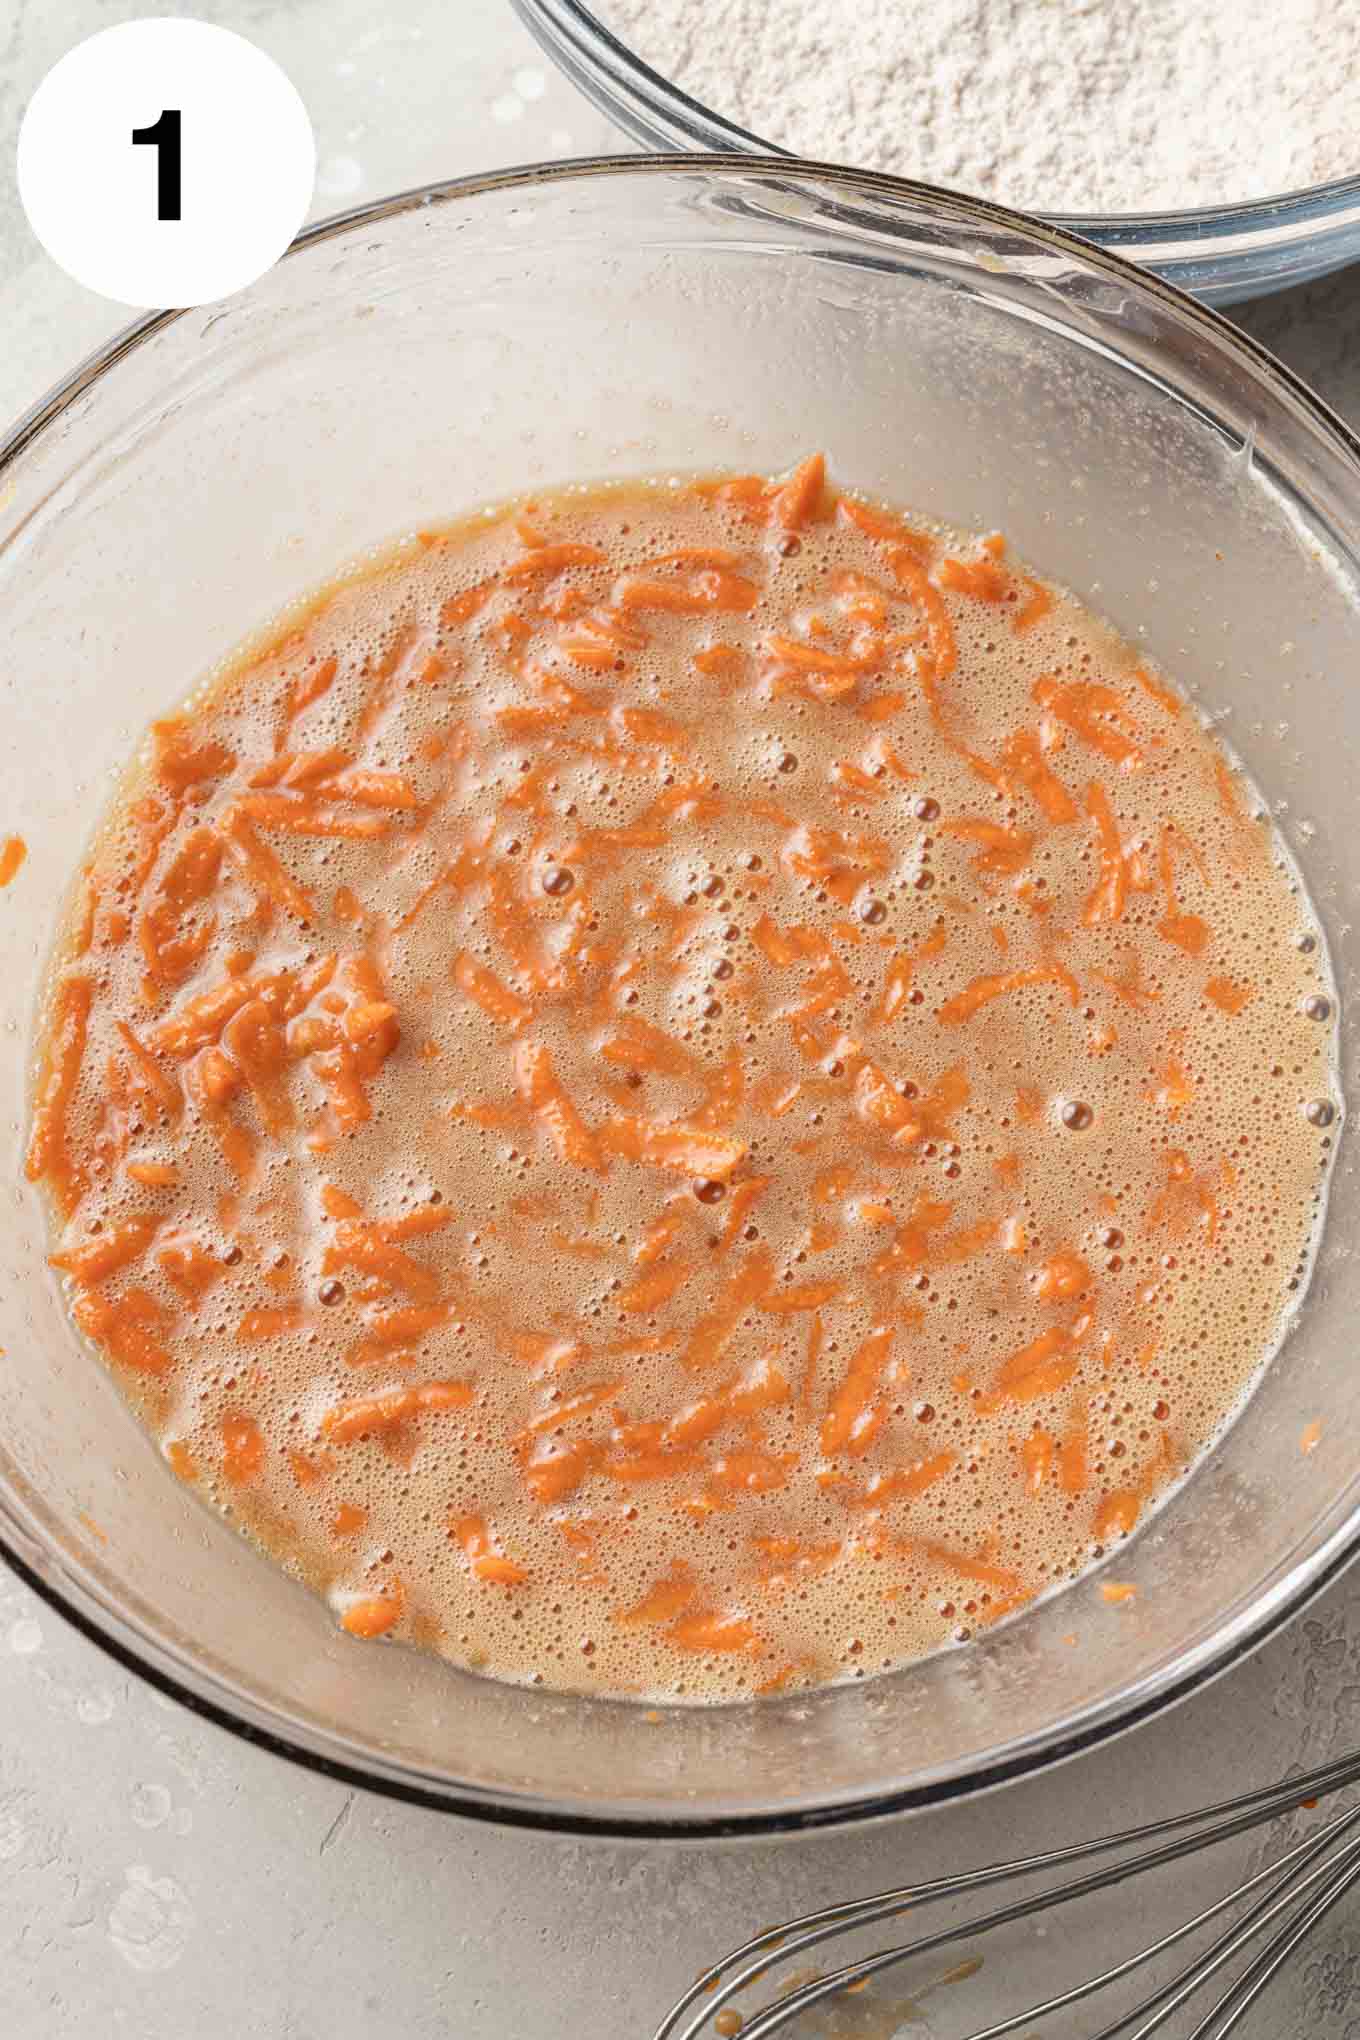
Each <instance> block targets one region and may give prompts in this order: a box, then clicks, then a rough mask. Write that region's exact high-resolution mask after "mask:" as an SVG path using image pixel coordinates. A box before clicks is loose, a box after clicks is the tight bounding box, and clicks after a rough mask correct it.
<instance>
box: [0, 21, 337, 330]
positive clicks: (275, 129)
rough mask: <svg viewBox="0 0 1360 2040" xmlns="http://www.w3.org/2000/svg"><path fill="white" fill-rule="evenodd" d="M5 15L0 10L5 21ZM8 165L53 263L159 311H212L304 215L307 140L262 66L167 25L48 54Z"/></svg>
mask: <svg viewBox="0 0 1360 2040" xmlns="http://www.w3.org/2000/svg"><path fill="white" fill-rule="evenodd" d="M186 4H187V5H189V6H192V5H193V0H186ZM86 11H87V12H89V9H87V10H86ZM94 11H95V12H96V13H98V12H99V11H100V10H99V9H98V8H96V9H95V10H94ZM227 11H228V12H230V11H231V10H230V9H229V10H227ZM12 12H13V6H12V4H11V5H10V6H9V7H8V9H7V7H6V0H0V22H3V21H4V20H5V19H6V18H7V14H8V13H12ZM150 12H151V10H150V9H148V14H150ZM236 12H237V13H242V12H249V10H248V9H242V8H237V9H236ZM2 39H3V36H2V35H0V40H2ZM143 122H145V123H146V125H145V126H143V125H142V123H143ZM243 135H244V136H246V137H248V142H247V145H246V146H244V147H243V146H242V142H241V137H242V136H243ZM153 162H154V164H155V166H156V169H155V177H154V180H153V177H152V170H151V166H152V163H153ZM16 167H17V170H18V173H19V178H18V181H19V197H20V200H21V201H22V204H23V208H24V211H25V212H26V213H27V215H28V223H29V225H30V226H31V227H32V229H33V231H34V233H35V234H36V235H37V237H38V239H39V241H41V243H42V245H43V247H44V248H45V249H46V250H47V252H48V254H49V255H50V256H51V257H52V259H53V261H54V262H59V263H60V264H61V266H62V268H63V269H64V270H65V271H66V272H67V274H68V275H69V276H73V277H74V278H75V280H76V282H77V283H82V284H84V285H85V286H86V288H87V289H89V290H97V291H99V292H100V293H101V294H102V295H103V296H104V297H108V298H113V299H115V300H116V301H117V302H118V303H119V304H123V305H140V306H142V307H143V308H144V309H145V310H148V311H151V310H155V311H161V310H165V309H168V308H171V307H177V308H184V307H188V306H190V305H209V304H216V303H218V302H219V301H220V300H221V299H222V298H225V297H230V296H231V295H232V294H233V293H234V292H236V291H239V290H246V289H248V288H249V286H250V285H251V284H252V283H254V282H255V280H256V278H257V277H261V276H263V275H264V273H265V271H266V270H267V269H269V268H271V267H272V266H273V264H274V263H275V262H277V261H278V259H279V257H280V255H282V254H283V252H284V250H285V249H286V248H287V246H288V243H289V242H290V241H291V240H292V238H293V236H294V234H296V232H297V230H298V228H299V227H300V226H301V225H302V222H303V218H304V217H305V215H306V211H307V207H308V206H309V204H310V203H311V198H312V184H313V180H314V178H315V175H316V143H315V141H314V139H313V136H312V124H311V122H310V121H309V120H308V118H307V109H306V107H305V106H304V105H303V103H302V101H301V99H300V98H299V97H298V94H297V91H296V88H295V87H294V86H293V85H292V84H291V83H290V81H289V79H288V77H287V75H286V73H285V72H283V71H281V70H280V69H279V66H278V65H277V64H276V63H275V62H274V59H273V58H272V57H270V56H266V54H265V52H264V51H263V50H261V49H257V48H256V46H255V44H254V43H252V42H249V41H248V40H247V39H246V37H245V36H243V35H237V34H235V33H234V32H233V31H232V30H231V29H229V28H218V27H216V26H214V25H212V24H210V23H209V22H206V21H191V20H188V19H186V18H185V17H184V16H182V15H179V14H176V15H174V16H161V17H160V18H153V19H148V20H145V21H124V22H120V23H119V24H118V25H117V26H116V27H114V28H101V29H100V30H99V31H98V32H97V33H96V34H94V35H92V36H87V37H86V39H85V41H84V42H81V43H77V44H76V46H75V48H74V49H71V50H68V51H67V52H66V55H65V56H64V57H61V58H59V59H58V61H57V62H56V63H55V64H54V65H53V66H52V69H51V70H50V71H49V72H48V74H47V76H46V77H45V78H44V79H43V81H42V83H41V84H40V85H39V86H38V89H37V91H36V92H35V93H34V94H33V97H32V99H31V100H30V101H29V105H28V110H27V112H26V113H25V115H24V118H23V124H22V126H21V128H20V130H19V148H18V155H17V160H16ZM153 184H154V190H153ZM167 220H169V221H171V222H172V223H173V225H172V228H171V229H170V230H167V228H166V224H165V223H166V221H167Z"/></svg>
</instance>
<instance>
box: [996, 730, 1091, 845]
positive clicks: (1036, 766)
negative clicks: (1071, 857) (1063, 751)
mask: <svg viewBox="0 0 1360 2040" xmlns="http://www.w3.org/2000/svg"><path fill="white" fill-rule="evenodd" d="M1001 758H1002V763H1003V764H1004V766H1005V769H1006V770H1007V772H1009V773H1010V774H1011V776H1012V778H1014V779H1015V780H1017V781H1018V782H1019V784H1020V785H1021V786H1023V787H1024V789H1025V791H1026V792H1027V793H1028V794H1029V795H1030V797H1031V799H1032V800H1033V801H1034V803H1035V805H1036V806H1037V807H1038V808H1039V810H1040V812H1041V813H1042V814H1043V816H1044V818H1045V820H1047V821H1050V822H1055V823H1062V822H1074V821H1075V820H1076V819H1077V804H1076V802H1075V801H1074V800H1073V798H1072V796H1071V794H1070V793H1069V792H1068V791H1067V788H1066V787H1065V786H1064V785H1063V783H1062V781H1061V779H1059V777H1058V775H1057V773H1056V772H1055V771H1054V770H1053V768H1052V766H1051V765H1050V764H1049V762H1048V760H1047V758H1046V757H1045V756H1044V749H1043V745H1042V743H1041V742H1040V740H1039V735H1038V732H1037V731H1035V730H1016V731H1014V732H1013V733H1012V735H1010V736H1009V737H1007V739H1006V741H1005V743H1004V744H1003V745H1002V748H1001Z"/></svg>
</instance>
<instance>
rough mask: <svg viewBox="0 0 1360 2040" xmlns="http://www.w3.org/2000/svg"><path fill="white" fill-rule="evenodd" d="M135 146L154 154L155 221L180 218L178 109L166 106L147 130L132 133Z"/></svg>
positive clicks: (141, 129) (145, 128) (137, 130)
mask: <svg viewBox="0 0 1360 2040" xmlns="http://www.w3.org/2000/svg"><path fill="white" fill-rule="evenodd" d="M132 139H133V142H134V143H138V142H146V143H149V145H150V146H151V147H152V148H153V149H154V150H155V151H156V218H157V219H158V220H177V219H178V218H179V217H180V185H181V175H180V116H179V108H178V107H177V106H168V107H166V108H165V110H164V111H163V112H162V114H161V117H160V119H159V120H157V121H153V122H152V124H151V126H150V127H144V128H134V129H133V130H132Z"/></svg>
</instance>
